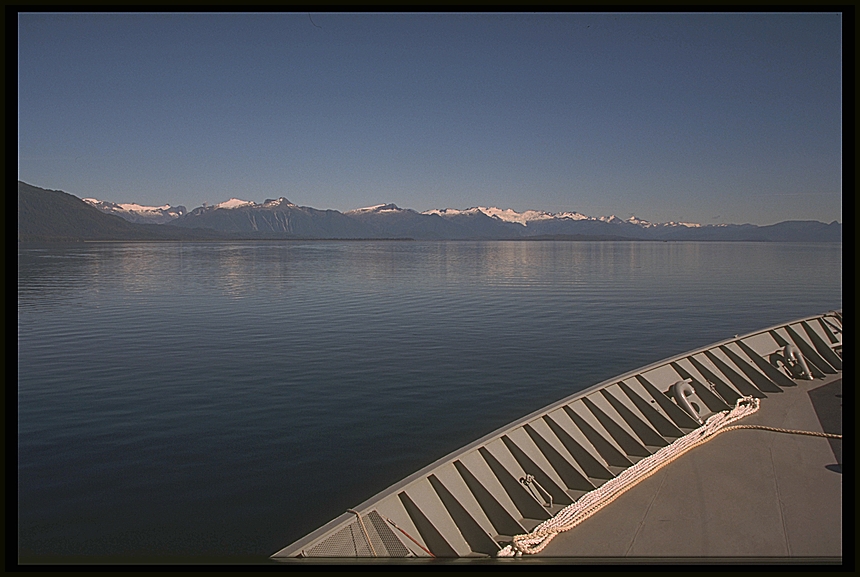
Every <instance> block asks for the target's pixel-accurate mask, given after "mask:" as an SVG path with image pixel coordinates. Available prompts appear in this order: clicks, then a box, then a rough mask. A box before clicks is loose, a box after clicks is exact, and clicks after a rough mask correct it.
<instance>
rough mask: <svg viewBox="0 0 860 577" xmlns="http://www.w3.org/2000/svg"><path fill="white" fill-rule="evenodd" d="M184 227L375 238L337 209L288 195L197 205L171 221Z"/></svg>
mask: <svg viewBox="0 0 860 577" xmlns="http://www.w3.org/2000/svg"><path fill="white" fill-rule="evenodd" d="M169 224H171V225H173V226H181V227H184V228H210V229H214V230H217V231H222V232H228V233H234V234H242V235H246V234H251V235H258V236H261V237H283V238H291V237H303V238H372V237H373V236H374V235H373V231H372V230H371V229H370V228H368V227H366V226H364V225H362V224H361V223H360V222H357V221H356V220H355V219H351V218H349V217H348V216H346V215H344V214H343V213H340V212H338V211H336V210H317V209H316V208H311V207H309V206H298V205H296V204H293V203H292V202H290V201H289V200H287V199H286V198H284V197H281V198H278V199H266V201H265V202H263V203H262V204H258V203H256V202H253V201H250V200H241V199H239V198H231V199H230V200H226V201H224V202H220V203H218V204H216V205H214V206H201V207H198V208H195V209H194V210H192V211H191V212H189V213H188V214H186V215H185V216H183V217H182V218H178V219H176V220H175V221H173V222H171V223H169Z"/></svg>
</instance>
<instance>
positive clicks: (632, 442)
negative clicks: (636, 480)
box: [582, 398, 651, 458]
mask: <svg viewBox="0 0 860 577" xmlns="http://www.w3.org/2000/svg"><path fill="white" fill-rule="evenodd" d="M582 403H583V404H584V405H585V406H586V407H588V410H589V411H591V414H592V415H594V417H595V418H596V419H597V420H598V422H599V423H600V424H601V425H602V426H603V428H604V429H606V432H607V433H609V436H611V437H612V438H613V439H614V440H615V442H616V443H618V446H619V447H621V449H622V450H623V451H624V452H625V453H627V455H629V456H631V457H643V458H644V457H647V456H649V455H650V454H651V452H650V451H649V450H648V449H647V448H646V447H645V445H643V444H642V443H641V442H639V441H638V440H636V439H635V438H634V437H632V436H631V435H630V434H629V433H628V432H627V431H625V430H624V429H623V428H622V427H621V426H620V425H619V424H618V423H616V422H615V421H614V420H612V417H610V416H609V415H607V414H606V413H604V412H603V411H601V410H600V408H599V407H598V406H597V405H595V404H594V403H593V402H591V400H589V399H588V398H584V399H582ZM633 432H634V433H635V432H636V431H633Z"/></svg>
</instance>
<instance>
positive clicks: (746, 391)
mask: <svg viewBox="0 0 860 577" xmlns="http://www.w3.org/2000/svg"><path fill="white" fill-rule="evenodd" d="M705 356H706V357H708V360H709V361H711V362H712V363H714V366H715V367H717V370H719V371H720V372H721V373H723V374H724V375H725V376H726V378H727V379H729V380H730V381H731V382H732V385H734V387H735V388H736V389H737V390H738V391H740V393H741V394H742V395H745V396H750V397H756V398H759V399H766V398H767V395H765V394H764V393H763V392H761V391H760V390H759V389H758V388H757V387H756V386H755V385H753V384H752V383H751V382H749V381H748V380H746V379H745V378H744V377H743V376H741V374H740V373H738V372H737V371H735V370H734V369H733V368H731V367H730V366H729V365H727V364H726V363H725V361H723V360H722V359H720V358H719V357H718V356H717V355H715V354H714V353H713V351H705Z"/></svg>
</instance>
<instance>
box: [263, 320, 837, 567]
mask: <svg viewBox="0 0 860 577" xmlns="http://www.w3.org/2000/svg"><path fill="white" fill-rule="evenodd" d="M841 338H842V318H841V314H836V313H830V314H828V315H826V316H823V317H818V318H810V319H803V320H800V321H795V322H793V323H790V324H785V325H781V326H777V327H771V328H768V329H765V330H762V331H759V332H757V333H754V334H750V335H746V336H744V337H741V338H740V339H738V338H735V339H729V340H726V341H724V342H721V343H716V344H714V345H712V346H710V347H705V348H702V349H698V350H695V351H691V352H689V353H685V354H684V355H679V356H677V357H674V358H671V359H667V360H665V361H663V362H661V363H655V364H654V365H651V366H648V367H644V368H643V369H642V370H640V371H633V372H630V373H627V374H625V375H622V376H620V377H619V378H618V379H616V380H613V381H606V382H604V383H601V384H599V385H596V386H594V387H592V388H590V389H587V390H586V391H583V392H582V393H580V394H577V395H574V396H572V397H570V398H568V399H564V400H562V401H559V402H558V403H555V404H554V405H551V406H550V407H547V408H546V409H545V410H544V411H538V412H535V413H533V414H532V415H529V416H528V417H525V418H523V419H522V420H520V421H518V422H517V423H514V424H513V425H511V426H509V427H505V428H503V429H500V430H499V431H497V432H496V433H493V434H491V435H488V436H487V437H485V438H483V439H481V440H479V441H477V442H475V443H473V444H472V445H470V446H468V447H466V448H465V449H463V450H461V451H459V452H456V453H454V454H452V456H450V457H449V458H446V459H442V460H440V461H437V463H435V464H434V465H432V466H429V467H428V468H426V469H424V470H422V471H420V472H418V473H416V474H415V475H413V476H411V477H409V478H407V479H406V480H404V482H401V483H399V484H397V485H395V486H394V487H392V488H391V489H390V490H388V491H386V492H383V493H381V494H380V495H379V496H378V497H375V498H374V499H371V500H370V501H368V502H366V503H365V504H363V505H362V507H363V509H361V510H360V513H361V520H362V521H363V527H362V524H361V523H360V522H359V518H358V517H356V516H353V518H349V516H341V517H339V518H338V519H336V520H334V521H332V522H331V523H330V524H329V525H327V526H326V527H324V528H321V529H320V530H318V531H317V532H315V533H314V534H312V535H310V536H308V537H307V538H305V539H303V540H300V541H297V542H296V543H295V544H293V545H291V546H290V547H286V548H284V549H283V550H281V551H280V552H278V553H277V554H276V555H275V556H274V557H276V558H277V557H281V556H287V555H289V556H295V555H299V556H308V557H318V556H323V557H341V556H347V557H372V556H374V555H376V556H387V557H407V556H417V557H428V556H430V555H431V554H432V555H434V556H437V557H466V556H493V555H495V553H496V552H497V551H498V550H499V549H500V547H501V545H502V544H503V543H505V542H506V541H508V540H510V538H511V536H513V535H515V534H520V533H524V532H526V531H528V530H530V529H531V528H533V527H534V526H535V525H537V524H538V523H540V522H541V521H543V520H545V519H548V518H550V517H551V516H552V515H553V514H555V513H556V512H557V511H558V510H560V509H561V508H562V507H564V506H565V505H568V504H570V503H572V502H574V501H575V500H576V499H577V498H579V497H580V496H581V495H583V494H584V493H586V492H587V491H590V490H592V489H594V488H595V487H599V486H600V485H601V484H603V483H605V482H606V481H607V480H609V479H611V478H613V477H614V476H616V475H617V474H619V473H620V472H621V471H623V470H624V469H625V468H627V467H629V466H631V465H632V464H633V463H635V462H637V461H638V460H640V459H642V458H644V457H646V456H648V455H650V454H651V453H653V452H655V451H657V450H659V449H660V448H661V447H664V446H666V445H667V444H669V443H671V442H672V441H673V440H674V439H676V438H678V437H681V436H683V435H684V434H686V433H687V432H689V431H690V430H692V429H694V428H696V427H698V426H699V423H698V422H697V421H696V420H694V419H693V418H692V417H691V416H690V415H689V414H688V413H687V412H686V411H685V410H684V409H682V408H681V407H679V406H678V404H677V403H676V402H675V401H674V399H673V398H672V396H671V387H672V386H673V385H674V384H675V383H676V382H678V381H680V380H685V379H687V380H689V382H690V384H691V386H692V388H693V390H694V395H693V396H692V397H690V398H691V400H693V401H695V403H696V405H697V406H698V407H699V409H698V410H699V411H700V412H699V417H700V418H702V417H706V416H707V415H710V414H712V413H714V412H717V411H722V410H726V409H728V408H729V407H730V406H731V405H733V404H734V402H735V401H736V400H737V399H738V398H739V397H740V396H742V395H752V396H755V397H759V398H762V397H766V396H767V395H768V394H780V393H781V391H782V388H783V387H792V386H795V383H794V382H793V380H792V379H791V378H789V376H787V374H786V369H785V368H780V367H781V365H780V364H779V362H778V360H779V359H780V358H782V357H781V356H780V355H782V354H783V349H784V347H785V346H786V345H788V344H792V345H794V346H796V347H797V348H798V349H800V351H801V352H802V353H803V355H804V357H805V358H806V360H807V363H808V365H809V368H810V370H811V371H812V373H813V375H814V376H816V377H821V376H823V375H824V374H831V373H834V372H836V371H837V370H841V367H842V359H841V356H840V355H839V354H838V353H837V352H836V350H841V344H842V341H841ZM550 497H551V499H550ZM550 504H551V506H550ZM395 525H396V527H395ZM326 529H327V530H326ZM428 551H429V552H428Z"/></svg>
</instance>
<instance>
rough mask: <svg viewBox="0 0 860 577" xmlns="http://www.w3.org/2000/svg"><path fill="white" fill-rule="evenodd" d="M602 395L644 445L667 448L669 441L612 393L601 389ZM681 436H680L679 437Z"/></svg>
mask: <svg viewBox="0 0 860 577" xmlns="http://www.w3.org/2000/svg"><path fill="white" fill-rule="evenodd" d="M600 394H601V395H603V397H604V398H605V399H606V400H607V401H609V404H610V405H612V408H613V409H615V411H616V412H617V413H618V414H619V415H620V416H621V418H622V419H624V422H625V423H627V424H628V425H629V426H630V428H631V429H633V432H634V433H636V435H637V436H638V437H639V439H640V440H641V441H642V443H643V444H644V445H646V446H651V447H665V446H666V445H668V444H669V443H668V441H666V439H664V438H663V437H661V436H660V435H658V434H657V432H656V431H655V430H654V429H652V428H651V427H649V426H648V425H646V424H645V421H643V420H642V419H640V418H639V417H637V416H636V415H634V414H633V411H631V410H630V409H628V408H627V407H625V406H624V403H622V402H621V401H619V400H618V399H616V398H615V397H614V396H613V395H612V393H610V392H609V391H607V390H606V389H601V390H600ZM679 436H680V435H679Z"/></svg>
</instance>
